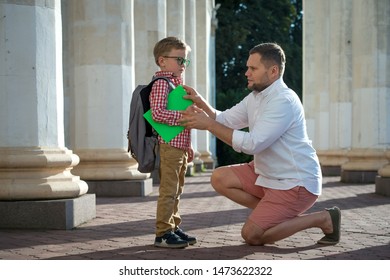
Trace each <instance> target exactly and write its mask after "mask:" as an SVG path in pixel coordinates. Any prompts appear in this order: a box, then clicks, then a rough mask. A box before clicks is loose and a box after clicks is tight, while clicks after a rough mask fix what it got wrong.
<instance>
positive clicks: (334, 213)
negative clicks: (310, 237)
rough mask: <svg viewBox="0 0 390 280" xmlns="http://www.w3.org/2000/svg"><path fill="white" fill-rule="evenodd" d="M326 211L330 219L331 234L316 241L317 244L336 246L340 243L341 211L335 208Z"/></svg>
mask: <svg viewBox="0 0 390 280" xmlns="http://www.w3.org/2000/svg"><path fill="white" fill-rule="evenodd" d="M326 210H327V211H328V212H329V214H330V218H331V219H332V224H333V232H332V233H328V234H325V236H324V237H322V238H321V239H320V240H318V241H317V243H318V244H325V245H336V244H337V243H339V242H340V230H341V229H340V228H341V211H340V209H339V208H338V207H337V206H334V207H332V208H329V209H326Z"/></svg>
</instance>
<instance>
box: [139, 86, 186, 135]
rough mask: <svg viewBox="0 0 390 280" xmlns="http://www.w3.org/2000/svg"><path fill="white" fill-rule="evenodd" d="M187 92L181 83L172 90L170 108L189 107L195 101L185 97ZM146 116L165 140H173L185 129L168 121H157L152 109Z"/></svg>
mask: <svg viewBox="0 0 390 280" xmlns="http://www.w3.org/2000/svg"><path fill="white" fill-rule="evenodd" d="M186 94H187V92H186V91H185V89H184V88H183V87H182V86H181V85H179V86H177V87H176V88H175V89H174V90H172V91H171V92H170V93H169V95H168V104H167V109H168V110H178V111H183V110H185V109H187V107H188V106H190V105H191V104H192V103H193V102H192V100H189V99H184V98H183V96H184V95H186ZM144 118H145V119H146V120H147V121H148V122H149V123H150V124H151V125H152V127H153V128H154V129H155V130H156V131H157V133H158V134H160V136H161V137H162V139H164V141H165V142H169V141H171V140H172V139H173V138H175V137H176V136H177V135H178V134H179V133H180V132H182V131H183V130H184V126H179V125H176V126H171V125H169V124H166V123H158V122H155V121H154V120H153V118H152V110H149V111H147V112H146V113H145V114H144Z"/></svg>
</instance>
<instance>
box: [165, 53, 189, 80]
mask: <svg viewBox="0 0 390 280" xmlns="http://www.w3.org/2000/svg"><path fill="white" fill-rule="evenodd" d="M186 61H187V53H186V50H184V49H172V50H171V51H170V52H169V54H167V55H165V56H160V58H159V65H160V69H161V70H162V71H168V72H172V73H173V76H175V77H182V75H183V73H184V71H185V69H186V66H187V64H186Z"/></svg>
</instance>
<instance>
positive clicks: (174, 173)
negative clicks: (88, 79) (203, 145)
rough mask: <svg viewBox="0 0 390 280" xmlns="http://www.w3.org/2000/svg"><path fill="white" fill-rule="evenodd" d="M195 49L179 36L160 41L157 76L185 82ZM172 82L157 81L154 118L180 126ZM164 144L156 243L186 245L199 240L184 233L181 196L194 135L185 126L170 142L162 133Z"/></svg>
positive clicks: (152, 100)
mask: <svg viewBox="0 0 390 280" xmlns="http://www.w3.org/2000/svg"><path fill="white" fill-rule="evenodd" d="M190 51H191V48H190V47H189V46H188V45H187V44H186V43H185V42H183V41H181V40H180V39H178V38H176V37H167V38H165V39H162V40H161V41H159V42H158V43H157V44H156V45H155V47H154V50H153V54H154V58H155V62H156V64H157V65H158V66H159V68H160V71H157V72H156V73H155V77H161V76H163V77H168V78H169V79H170V80H171V81H172V83H173V84H174V85H175V86H177V85H180V84H182V83H183V81H182V78H183V77H182V75H183V73H184V71H185V69H186V67H187V66H188V65H189V63H190V61H189V59H187V54H188V52H190ZM168 94H169V87H168V83H167V82H166V81H164V80H157V81H156V82H155V83H154V84H153V87H152V91H151V93H150V97H149V98H150V107H151V109H152V117H153V120H154V121H156V122H160V123H166V124H169V125H179V123H178V120H179V119H180V118H181V117H182V115H181V113H180V112H179V111H173V110H167V109H166V108H167V100H168ZM158 140H159V143H160V170H159V172H160V188H159V197H158V201H157V217H156V238H155V242H154V245H155V246H157V247H167V248H184V247H187V246H188V245H189V244H190V245H193V244H195V243H196V238H195V237H191V236H188V235H187V234H186V233H184V232H183V231H182V230H181V229H180V228H179V225H180V223H181V217H180V214H179V201H180V195H181V194H182V193H183V188H184V177H185V174H186V170H187V163H188V162H191V161H192V159H193V151H192V149H191V134H190V130H189V129H185V130H184V131H182V132H181V133H180V134H179V135H177V136H176V137H175V138H174V139H172V140H171V141H170V142H169V143H166V142H165V141H164V140H163V139H162V138H161V136H158Z"/></svg>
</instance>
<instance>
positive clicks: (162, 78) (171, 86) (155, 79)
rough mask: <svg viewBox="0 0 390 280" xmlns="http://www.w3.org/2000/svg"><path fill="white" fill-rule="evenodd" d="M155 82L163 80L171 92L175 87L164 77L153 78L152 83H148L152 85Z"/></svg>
mask: <svg viewBox="0 0 390 280" xmlns="http://www.w3.org/2000/svg"><path fill="white" fill-rule="evenodd" d="M157 80H165V81H166V82H167V83H168V86H169V91H172V90H174V89H175V88H176V87H175V85H174V84H173V83H172V81H171V80H170V79H169V78H168V77H164V76H161V77H156V76H153V78H152V81H151V82H150V83H151V84H153V83H154V82H155V81H157Z"/></svg>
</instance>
